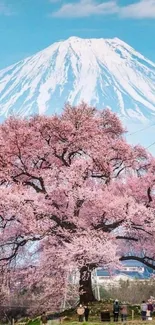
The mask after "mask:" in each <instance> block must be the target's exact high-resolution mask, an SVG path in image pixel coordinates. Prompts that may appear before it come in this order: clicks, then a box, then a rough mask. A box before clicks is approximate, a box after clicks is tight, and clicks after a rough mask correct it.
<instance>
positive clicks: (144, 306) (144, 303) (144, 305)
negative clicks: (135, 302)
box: [141, 300, 147, 320]
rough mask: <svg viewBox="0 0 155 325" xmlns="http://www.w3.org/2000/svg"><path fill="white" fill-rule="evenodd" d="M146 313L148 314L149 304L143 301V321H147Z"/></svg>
mask: <svg viewBox="0 0 155 325" xmlns="http://www.w3.org/2000/svg"><path fill="white" fill-rule="evenodd" d="M146 312H147V304H146V302H145V301H144V300H143V301H142V303H141V316H142V320H146Z"/></svg>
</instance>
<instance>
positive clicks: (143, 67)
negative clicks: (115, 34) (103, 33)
mask: <svg viewBox="0 0 155 325" xmlns="http://www.w3.org/2000/svg"><path fill="white" fill-rule="evenodd" d="M82 100H84V101H86V102H88V103H91V104H92V105H96V106H97V107H105V106H106V107H107V106H108V107H111V108H112V110H113V111H115V112H117V113H118V114H119V115H120V116H121V117H123V118H133V119H138V120H141V121H144V120H146V119H149V118H152V117H154V115H155V64H154V63H152V62H151V61H150V60H147V59H146V58H144V56H143V55H141V54H140V53H138V52H136V51H135V50H134V49H133V48H132V47H131V46H129V45H128V44H126V43H125V42H123V41H121V40H120V39H118V38H114V39H103V38H101V39H81V38H78V37H70V38H69V39H67V40H65V41H60V42H57V43H54V44H52V45H51V46H49V47H48V48H46V49H44V50H43V51H40V52H38V53H37V54H35V55H33V56H31V57H28V58H26V59H25V60H22V61H20V62H18V63H16V64H14V65H12V66H10V67H8V68H5V69H3V70H1V71H0V115H1V116H5V117H6V116H7V115H9V114H12V113H14V114H21V115H23V116H26V115H30V114H34V113H39V114H44V113H47V114H51V113H52V112H55V111H59V110H60V109H61V108H62V107H63V106H64V103H65V102H68V101H69V102H70V103H73V104H77V103H79V102H80V101H82Z"/></svg>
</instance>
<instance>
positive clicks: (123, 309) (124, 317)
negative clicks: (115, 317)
mask: <svg viewBox="0 0 155 325" xmlns="http://www.w3.org/2000/svg"><path fill="white" fill-rule="evenodd" d="M127 314H128V310H127V305H126V304H125V303H123V305H122V306H121V321H122V322H126V320H127Z"/></svg>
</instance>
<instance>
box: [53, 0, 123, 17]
mask: <svg viewBox="0 0 155 325" xmlns="http://www.w3.org/2000/svg"><path fill="white" fill-rule="evenodd" d="M117 10H118V7H117V4H116V2H115V1H107V2H101V3H98V2H96V1H94V0H80V1H79V2H76V3H71V2H69V3H66V4H64V5H62V7H61V8H60V9H59V10H58V11H56V12H54V13H53V14H52V16H55V17H88V16H92V15H108V14H112V13H116V12H117Z"/></svg>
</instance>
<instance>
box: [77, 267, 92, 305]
mask: <svg viewBox="0 0 155 325" xmlns="http://www.w3.org/2000/svg"><path fill="white" fill-rule="evenodd" d="M91 272H92V269H91V267H90V266H89V265H88V266H87V265H85V266H82V268H81V269H80V282H79V284H80V286H79V293H80V303H81V304H88V303H89V302H92V301H95V300H96V299H95V296H94V294H93V290H92V282H91Z"/></svg>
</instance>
